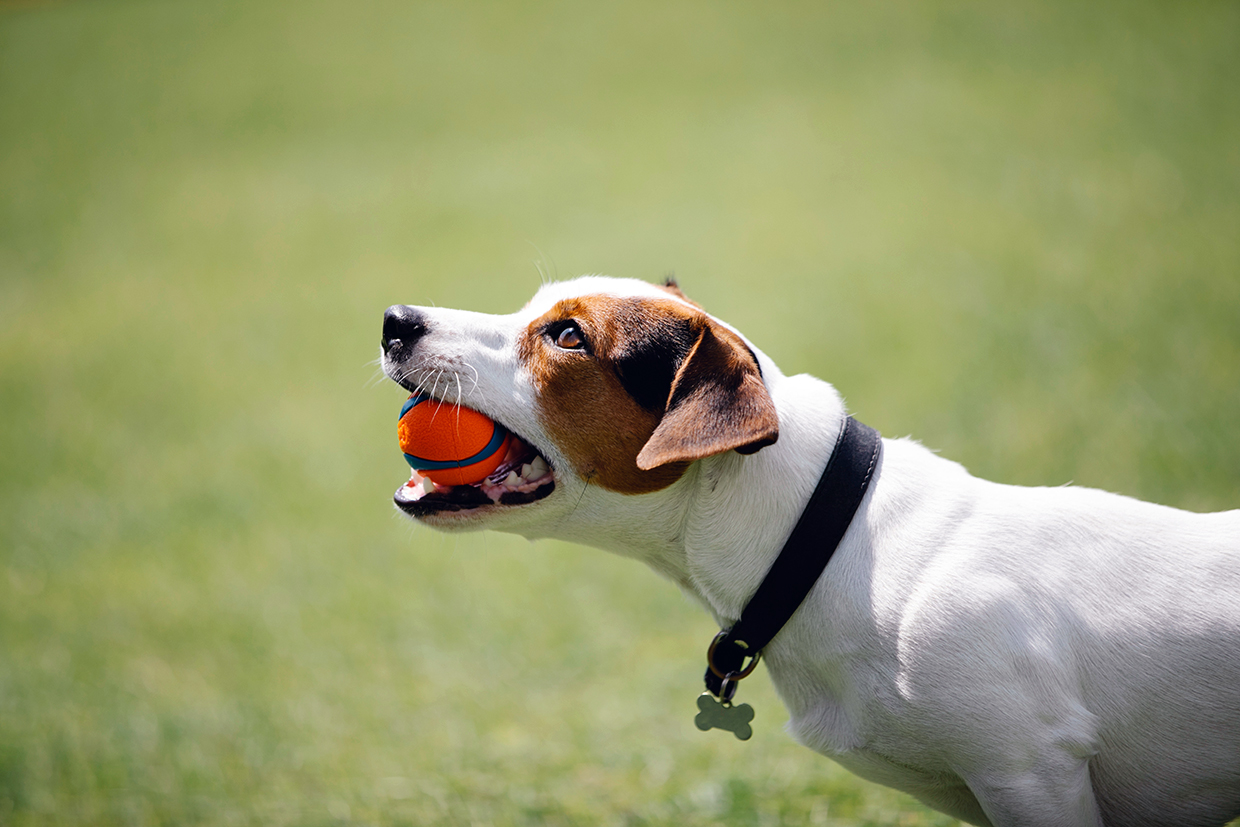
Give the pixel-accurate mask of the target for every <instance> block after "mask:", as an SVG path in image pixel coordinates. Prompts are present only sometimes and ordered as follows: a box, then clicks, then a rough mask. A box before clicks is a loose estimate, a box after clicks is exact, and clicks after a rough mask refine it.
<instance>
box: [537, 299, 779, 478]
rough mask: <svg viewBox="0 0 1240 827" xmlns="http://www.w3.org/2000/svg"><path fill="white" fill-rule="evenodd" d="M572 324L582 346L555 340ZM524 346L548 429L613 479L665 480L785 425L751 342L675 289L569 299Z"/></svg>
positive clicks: (761, 441) (766, 440)
mask: <svg viewBox="0 0 1240 827" xmlns="http://www.w3.org/2000/svg"><path fill="white" fill-rule="evenodd" d="M678 298H679V296H678ZM570 324H571V325H575V326H576V327H577V329H578V330H579V331H580V334H581V337H582V339H583V340H584V344H583V346H582V347H580V348H573V349H565V348H562V347H559V346H557V345H556V339H557V337H559V336H560V334H561V332H562V331H563V330H564V328H565V327H566V326H568V325H570ZM561 341H562V342H569V343H573V342H574V341H575V339H574V338H573V337H572V336H571V335H570V336H567V337H566V338H564V339H561ZM519 351H520V357H521V359H522V360H523V361H524V362H525V363H526V364H527V365H528V366H529V367H530V370H531V372H532V374H533V378H534V382H535V384H536V386H537V388H538V391H539V402H538V404H539V407H540V413H541V414H542V418H543V421H544V423H545V424H546V427H547V430H548V433H549V434H550V436H551V437H552V438H553V439H554V440H555V441H556V444H557V445H558V446H559V447H560V449H561V450H563V451H564V453H565V454H566V455H567V456H568V457H569V459H570V461H571V462H572V464H573V466H574V469H575V470H576V471H577V473H578V474H579V475H581V476H582V477H583V478H585V479H588V480H590V481H591V482H595V483H597V484H598V485H600V486H602V487H604V488H607V489H609V490H612V491H617V492H620V493H624V494H642V493H647V492H650V491H657V490H659V489H661V488H666V487H667V486H668V485H671V484H672V483H673V482H675V481H676V480H677V479H679V478H680V477H681V475H682V474H684V472H685V469H686V468H687V467H688V465H689V463H690V462H692V461H693V460H697V459H701V458H703V457H706V456H710V455H712V454H717V453H722V452H724V451H727V450H731V449H734V448H735V449H737V450H741V451H745V452H752V451H756V450H758V449H759V448H761V447H762V446H763V445H769V444H770V443H772V442H774V441H775V439H776V438H777V437H778V434H779V423H778V417H777V415H776V413H775V406H774V403H773V402H772V401H771V399H770V396H769V395H768V394H767V392H766V388H765V386H764V385H763V384H762V377H761V373H760V371H759V369H758V365H757V360H756V359H755V358H754V356H753V354H752V353H751V352H750V350H749V349H748V348H747V347H746V346H745V344H744V342H743V341H742V340H741V339H740V337H738V336H736V334H734V333H732V332H731V331H730V330H727V329H726V328H723V327H721V326H719V325H718V324H716V323H715V322H713V321H712V320H711V319H710V317H709V316H707V315H706V314H705V313H702V312H701V311H699V310H696V309H695V308H694V307H688V306H685V305H684V304H682V303H681V302H678V301H675V300H670V299H669V300H662V299H644V298H617V297H612V296H585V297H580V298H575V299H566V300H564V301H561V302H559V303H558V304H556V305H555V306H554V307H553V308H552V309H551V310H550V311H548V312H547V313H545V314H544V315H543V316H541V317H540V318H539V319H537V320H535V321H534V322H533V323H531V324H530V325H529V327H528V328H527V330H526V334H525V337H524V339H523V340H522V342H521V343H520V347H519Z"/></svg>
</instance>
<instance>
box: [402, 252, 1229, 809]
mask: <svg viewBox="0 0 1240 827" xmlns="http://www.w3.org/2000/svg"><path fill="white" fill-rule="evenodd" d="M383 350H384V354H383V365H384V369H385V371H386V373H387V374H388V376H390V377H391V378H392V379H394V380H395V381H397V382H398V383H400V384H401V385H402V386H404V387H405V388H407V389H409V390H411V391H412V390H419V391H422V392H425V393H429V394H431V395H432V396H435V397H438V398H441V399H444V400H446V401H450V402H461V403H463V404H466V405H468V406H469V407H473V408H476V409H478V410H480V411H482V412H484V413H486V414H487V415H489V416H491V417H492V418H493V419H495V420H496V421H498V422H500V423H502V424H503V425H505V426H506V427H507V428H508V429H509V430H511V431H512V432H513V433H514V434H516V435H519V437H520V439H518V440H514V442H513V446H514V447H512V448H511V449H510V451H509V454H508V456H507V457H506V460H505V462H504V464H503V465H502V466H501V468H500V469H499V470H498V472H497V473H495V474H493V475H492V476H491V477H490V478H488V479H487V480H486V481H484V482H483V483H480V484H477V485H472V486H453V487H446V486H442V485H436V484H433V483H431V482H429V481H428V480H424V479H423V478H422V476H421V475H419V474H418V473H417V472H415V473H414V474H413V477H412V478H411V480H410V481H409V483H408V484H407V485H405V486H403V487H402V488H400V489H399V490H398V491H397V493H396V498H395V499H396V504H397V506H398V507H399V508H400V509H401V510H402V511H404V512H406V513H408V514H410V515H412V516H413V517H415V518H417V519H418V520H420V521H421V522H423V523H425V524H427V525H430V526H433V527H435V528H439V529H449V530H462V529H483V528H487V529H498V530H501V531H510V532H515V533H517V534H522V535H524V536H526V537H558V538H563V539H567V540H573V541H577V542H581V543H586V544H589V545H592V546H598V547H601V548H605V549H608V550H610V551H614V552H617V553H619V554H623V555H627V556H631V557H636V558H638V559H641V560H643V561H645V562H646V563H648V564H649V565H650V566H651V567H652V568H654V569H655V570H656V571H657V572H659V573H660V574H662V575H664V576H666V577H668V578H670V579H671V580H673V581H674V582H675V583H677V584H678V585H679V586H680V587H681V588H682V589H684V590H685V591H686V592H687V593H689V594H690V595H693V596H694V597H695V598H696V599H697V600H699V601H700V602H701V603H702V605H703V606H704V607H705V608H706V609H707V610H708V611H710V612H711V613H712V614H713V615H714V617H715V619H716V620H717V621H718V622H719V624H720V625H721V626H722V627H725V628H726V627H729V626H731V625H732V624H733V623H735V622H736V621H737V619H738V618H739V617H740V616H741V613H742V610H743V609H744V608H745V607H746V604H747V602H748V601H749V599H750V597H751V596H752V595H753V594H754V592H755V590H756V589H757V588H758V586H759V584H760V583H761V582H762V581H763V578H764V577H765V576H766V573H767V571H768V569H769V568H770V567H771V566H772V561H773V560H775V558H776V557H777V555H779V554H780V551H781V547H782V546H783V545H784V543H785V541H786V540H787V538H788V537H789V534H790V533H791V532H792V530H793V528H794V526H795V525H796V524H797V522H798V519H799V518H800V516H801V513H802V510H803V509H804V508H805V506H806V503H807V501H808V500H809V498H810V495H811V492H812V491H813V490H814V488H815V485H816V483H817V482H818V479H819V476H820V475H821V474H822V473H823V468H824V467H825V466H826V465H827V462H828V459H829V458H830V455H831V454H832V451H833V450H834V446H835V444H836V440H837V436H838V435H839V434H840V433H841V428H842V423H843V422H844V420H845V418H846V413H845V409H844V404H843V402H842V401H841V399H840V397H839V395H838V394H837V393H836V391H835V390H834V388H832V387H831V386H830V385H828V384H827V383H825V382H823V381H820V380H818V379H815V378H813V377H810V376H804V375H802V376H784V375H783V374H781V373H780V371H779V369H778V368H777V367H776V366H775V365H774V364H773V363H772V362H771V360H770V359H769V358H768V357H766V356H765V355H764V354H763V353H762V352H761V351H760V350H758V349H757V348H756V347H754V346H753V345H751V344H750V343H749V342H748V341H746V340H745V339H744V337H742V336H741V335H740V334H739V333H737V332H736V331H734V330H733V329H732V328H731V327H729V326H728V325H726V324H724V323H723V322H721V321H719V320H718V319H715V318H713V317H711V316H710V315H708V314H707V313H705V312H704V311H703V310H702V309H701V308H700V307H698V306H697V305H695V304H694V303H692V302H691V301H689V300H688V299H686V298H685V297H684V295H683V294H682V293H681V292H680V291H679V290H678V289H677V288H676V287H675V285H672V284H669V285H667V286H664V287H658V286H654V285H650V284H646V283H644V282H636V281H629V280H620V279H611V278H602V277H585V278H580V279H577V280H574V281H569V282H564V283H555V284H548V285H545V286H544V287H543V288H542V289H541V290H540V291H539V292H538V294H537V295H536V296H535V297H534V298H533V299H532V300H531V301H530V302H529V304H527V305H526V306H525V308H524V309H522V310H521V311H520V312H518V313H515V314H513V315H510V316H491V315H483V314H480V313H471V312H466V311H461V310H445V309H440V308H413V307H406V306H396V307H393V308H390V309H389V310H388V312H387V314H386V316H385V319H384V334H383ZM759 449H760V450H759ZM846 525H847V526H848V528H847V533H846V534H845V535H844V537H843V540H842V542H840V544H839V546H838V548H837V550H836V552H835V555H834V557H832V558H831V559H830V563H829V565H828V566H827V568H826V570H825V572H823V574H822V575H821V576H820V577H818V578H817V580H816V582H815V583H814V585H813V588H812V590H811V591H810V592H809V595H808V597H807V598H806V599H805V601H804V603H802V604H801V606H800V609H799V610H797V611H796V614H795V615H793V616H792V618H791V620H789V621H788V622H787V624H786V625H784V626H783V628H782V631H780V632H779V633H778V635H777V636H776V637H775V638H774V639H773V640H772V641H771V642H770V643H769V645H767V646H766V648H765V650H764V652H763V656H764V660H765V661H766V663H767V665H768V668H769V672H770V675H771V680H772V681H773V682H774V684H775V687H776V689H777V690H778V692H779V694H780V697H781V698H782V699H783V701H784V703H785V704H786V705H787V707H788V710H789V712H790V713H791V716H792V720H791V724H790V728H791V731H792V733H793V734H794V736H795V737H796V738H797V739H798V740H799V741H801V742H802V743H804V744H805V745H807V746H809V747H810V748H812V749H814V750H817V751H818V752H821V753H823V754H824V755H827V756H830V757H831V758H833V759H834V760H836V761H838V762H839V763H841V764H843V765H844V766H845V767H847V768H849V769H850V770H852V771H853V772H855V773H857V774H858V775H860V776H862V777H864V778H867V779H870V780H873V781H876V782H878V783H880V784H886V785H888V786H892V787H895V788H897V789H901V790H904V791H906V792H908V793H910V794H912V795H913V796H915V797H917V798H918V799H920V800H921V801H923V802H925V803H926V804H928V805H929V806H931V807H934V808H935V809H938V810H941V811H943V812H945V813H949V814H950V815H953V816H955V817H957V818H960V819H962V820H964V821H967V822H970V823H973V824H979V825H987V824H990V825H1025V826H1027V827H1040V826H1041V825H1045V826H1046V827H1051V825H1056V826H1057V827H1059V826H1063V827H1066V825H1167V826H1168V827H1171V826H1172V825H1174V827H1184V826H1185V825H1221V824H1224V823H1225V822H1227V821H1228V820H1229V819H1232V818H1235V817H1237V816H1240V510H1236V511H1228V512H1222V513H1217V514H1192V513H1188V512H1185V511H1179V510H1176V509H1173V508H1167V507H1164V506H1159V505H1151V504H1147V503H1143V502H1139V501H1137V500H1133V499H1129V498H1127V497H1123V496H1119V495H1116V494H1108V493H1104V492H1102V491H1095V490H1089V489H1081V488H1071V487H1064V488H1021V487H1015V486H1009V485H999V484H996V483H991V482H987V481H984V480H980V479H977V478H975V477H972V476H970V475H969V474H968V472H967V471H965V469H964V468H962V467H961V466H960V465H957V464H956V463H954V462H950V461H948V460H946V459H942V458H940V457H938V456H936V455H935V454H933V453H932V452H930V451H929V450H927V449H925V448H923V447H921V446H920V445H918V444H917V443H915V442H912V441H908V440H884V441H883V442H882V450H881V459H880V460H879V461H878V463H877V466H876V467H875V468H874V469H873V476H872V481H871V484H870V486H869V489H868V491H866V492H865V493H864V499H862V500H861V502H860V507H859V508H858V509H857V510H856V513H855V515H854V516H853V517H852V521H851V523H850V524H848V523H846ZM828 551H829V550H828ZM795 608H796V607H795V606H794V607H791V608H790V609H789V611H791V610H792V609H795Z"/></svg>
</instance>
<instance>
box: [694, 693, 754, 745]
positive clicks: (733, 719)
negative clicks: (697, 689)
mask: <svg viewBox="0 0 1240 827" xmlns="http://www.w3.org/2000/svg"><path fill="white" fill-rule="evenodd" d="M697 706H698V710H699V711H698V714H697V715H695V716H694V718H693V723H694V724H695V725H696V726H697V728H698V729H700V730H702V732H707V731H708V730H712V729H723V730H727V731H728V732H730V733H732V734H733V735H735V736H736V737H737V738H739V739H740V740H742V741H748V740H749V736H751V735H753V727H751V726H750V725H749V722H750V721H752V720H753V707H752V706H750V705H749V704H741V705H740V706H732V704H731V703H729V702H727V701H724V702H722V703H721V702H719V701H717V700H715V697H714V696H713V695H711V694H710V693H709V692H703V693H702V694H701V695H698V699H697Z"/></svg>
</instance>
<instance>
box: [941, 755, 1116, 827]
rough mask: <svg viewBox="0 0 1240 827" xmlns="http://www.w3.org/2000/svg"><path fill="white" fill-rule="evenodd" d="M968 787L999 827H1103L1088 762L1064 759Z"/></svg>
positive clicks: (986, 778)
mask: <svg viewBox="0 0 1240 827" xmlns="http://www.w3.org/2000/svg"><path fill="white" fill-rule="evenodd" d="M965 781H966V782H967V783H968V785H969V789H971V790H972V791H973V794H974V795H975V796H977V800H978V803H979V804H981V806H982V810H983V812H985V813H986V816H987V818H989V819H990V823H991V824H993V825H994V827H1102V815H1101V813H1100V812H1099V810H1098V802H1097V801H1096V800H1095V799H1094V789H1093V785H1092V784H1091V783H1090V779H1089V763H1088V761H1086V760H1085V759H1083V758H1076V757H1074V756H1070V755H1066V754H1063V753H1060V754H1058V755H1056V756H1054V757H1051V758H1050V759H1049V760H1048V759H1047V758H1043V759H1042V760H1041V761H1039V762H1038V763H1037V764H1035V765H1034V766H1032V767H1030V768H1029V769H1028V770H1026V771H1024V772H1021V773H1019V774H1015V775H1007V774H1002V775H999V774H994V775H992V774H991V773H985V774H984V775H983V776H981V777H974V778H968V777H966V779H965Z"/></svg>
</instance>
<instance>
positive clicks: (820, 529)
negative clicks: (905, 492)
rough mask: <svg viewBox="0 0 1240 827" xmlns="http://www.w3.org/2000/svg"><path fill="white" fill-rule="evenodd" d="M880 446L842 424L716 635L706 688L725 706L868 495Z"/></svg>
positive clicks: (874, 435)
mask: <svg viewBox="0 0 1240 827" xmlns="http://www.w3.org/2000/svg"><path fill="white" fill-rule="evenodd" d="M882 445H883V441H882V437H880V436H879V433H878V431H876V430H874V429H873V428H871V427H869V426H868V425H864V424H862V423H860V422H858V421H857V420H855V419H853V418H852V417H851V416H850V417H847V418H845V420H844V426H843V427H842V428H841V429H840V435H839V437H838V438H837V439H836V442H835V450H833V451H832V452H831V458H830V459H829V460H828V461H827V467H826V468H825V469H824V470H823V472H822V477H821V478H819V480H818V485H817V487H815V488H814V493H813V494H811V495H810V498H809V502H808V503H807V504H806V506H805V510H804V511H802V512H801V519H800V520H798V521H797V524H796V527H795V528H793V529H792V534H790V535H789V536H788V542H786V543H785V544H784V547H783V549H782V550H781V551H780V552H779V556H778V557H776V558H775V562H774V563H773V564H772V565H771V568H770V570H769V571H768V572H767V573H766V577H765V578H763V580H762V583H761V584H760V585H759V586H758V590H757V591H756V592H754V595H753V597H751V598H750V599H749V603H748V604H747V605H746V606H745V608H744V609H743V610H742V611H741V617H740V620H738V621H736V623H735V624H734V625H733V626H732V627H731V628H730V629H725V630H723V631H722V632H720V633H719V634H718V635H716V637H715V639H714V640H713V641H712V642H711V644H710V649H709V651H708V652H707V653H706V664H707V666H708V667H709V668H708V669H707V670H706V688H707V689H708V690H709V691H710V693H711V694H712V695H715V696H718V697H719V699H720V700H721V701H723V702H724V703H725V705H726V704H728V703H730V702H731V700H732V696H733V695H734V694H736V682H737V681H739V680H740V679H741V678H744V677H745V676H747V675H749V673H751V672H752V671H753V670H754V667H756V666H757V665H758V658H759V657H760V655H761V653H762V649H763V648H764V647H765V646H766V645H767V644H768V643H770V642H771V639H772V638H774V637H775V635H777V634H779V630H780V629H782V628H783V627H784V624H785V623H787V622H788V620H789V619H790V618H791V617H792V615H793V613H795V612H796V610H797V608H798V607H800V605H801V603H802V602H803V601H804V600H805V597H806V596H807V595H808V594H809V592H810V589H812V588H813V587H814V584H815V583H816V582H818V578H819V576H820V575H821V574H822V572H823V570H824V569H826V567H827V563H829V562H830V561H831V556H832V555H833V554H834V553H835V549H836V548H837V547H838V546H839V544H840V541H841V540H842V539H844V533H845V532H846V531H848V526H849V525H850V524H851V523H852V519H853V515H854V514H856V513H857V508H858V506H860V505H861V500H862V498H864V497H865V492H866V489H867V488H869V485H870V479H871V477H873V475H874V469H875V467H877V465H878V458H879V455H880V454H881V453H882ZM747 658H748V659H749V663H748V665H746V664H745V660H746V659H747Z"/></svg>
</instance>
